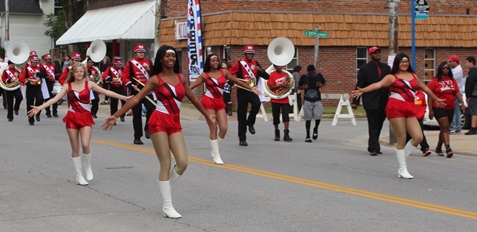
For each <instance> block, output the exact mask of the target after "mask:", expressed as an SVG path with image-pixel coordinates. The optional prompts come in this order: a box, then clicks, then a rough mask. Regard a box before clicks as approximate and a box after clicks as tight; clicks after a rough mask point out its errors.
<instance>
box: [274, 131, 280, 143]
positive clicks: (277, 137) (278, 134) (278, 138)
mask: <svg viewBox="0 0 477 232" xmlns="http://www.w3.org/2000/svg"><path fill="white" fill-rule="evenodd" d="M274 141H280V130H275V139H274Z"/></svg>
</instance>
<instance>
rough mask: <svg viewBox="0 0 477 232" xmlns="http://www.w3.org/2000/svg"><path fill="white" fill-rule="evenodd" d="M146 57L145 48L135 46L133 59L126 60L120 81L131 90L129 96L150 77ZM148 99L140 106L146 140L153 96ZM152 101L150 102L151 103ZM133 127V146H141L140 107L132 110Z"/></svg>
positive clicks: (149, 62)
mask: <svg viewBox="0 0 477 232" xmlns="http://www.w3.org/2000/svg"><path fill="white" fill-rule="evenodd" d="M145 56H146V48H145V47H144V45H143V44H137V45H136V46H134V58H132V59H130V60H128V61H127V62H126V65H125V67H124V71H123V73H122V74H121V81H122V82H123V85H124V86H126V87H128V89H130V90H131V95H136V94H137V93H138V92H139V89H141V88H143V86H145V85H146V82H147V80H149V76H150V72H151V70H150V67H151V61H150V60H149V59H147V58H145ZM148 98H149V99H142V104H144V106H145V107H146V110H147V112H146V125H145V126H144V132H145V134H146V138H150V137H149V132H148V126H147V122H148V121H149V118H150V117H151V114H152V112H153V111H154V108H155V106H154V104H155V103H154V101H155V96H154V95H151V94H150V95H149V97H148ZM151 101H152V102H151ZM132 109H133V127H134V144H138V145H142V144H143V142H142V141H141V137H142V135H143V133H142V116H141V112H142V105H141V104H137V105H135V106H134V107H133V108H132Z"/></svg>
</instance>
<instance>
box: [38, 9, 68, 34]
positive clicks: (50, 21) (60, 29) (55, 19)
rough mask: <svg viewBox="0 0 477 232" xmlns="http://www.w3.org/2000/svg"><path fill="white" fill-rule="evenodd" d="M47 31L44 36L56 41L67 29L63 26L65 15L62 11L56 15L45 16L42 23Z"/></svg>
mask: <svg viewBox="0 0 477 232" xmlns="http://www.w3.org/2000/svg"><path fill="white" fill-rule="evenodd" d="M43 25H45V26H46V27H47V28H48V29H47V30H46V31H45V35H47V36H50V37H51V38H53V40H55V41H56V40H58V39H59V38H60V37H61V35H63V34H64V33H65V32H66V31H67V30H68V29H67V28H66V24H65V14H64V13H63V11H59V12H58V15H55V14H48V15H46V21H45V22H44V23H43Z"/></svg>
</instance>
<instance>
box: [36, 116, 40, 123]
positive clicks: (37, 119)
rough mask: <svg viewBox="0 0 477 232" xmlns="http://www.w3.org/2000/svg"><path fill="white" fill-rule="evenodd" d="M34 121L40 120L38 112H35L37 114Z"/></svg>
mask: <svg viewBox="0 0 477 232" xmlns="http://www.w3.org/2000/svg"><path fill="white" fill-rule="evenodd" d="M36 121H37V122H39V121H40V114H37V115H36Z"/></svg>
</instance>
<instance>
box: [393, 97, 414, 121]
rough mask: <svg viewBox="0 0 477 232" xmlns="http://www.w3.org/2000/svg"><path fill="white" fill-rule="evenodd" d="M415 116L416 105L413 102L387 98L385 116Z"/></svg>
mask: <svg viewBox="0 0 477 232" xmlns="http://www.w3.org/2000/svg"><path fill="white" fill-rule="evenodd" d="M416 116H417V107H416V105H415V104H414V102H407V101H401V100H398V99H396V98H389V101H388V104H387V105H386V117H387V118H388V119H393V118H412V117H416Z"/></svg>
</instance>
